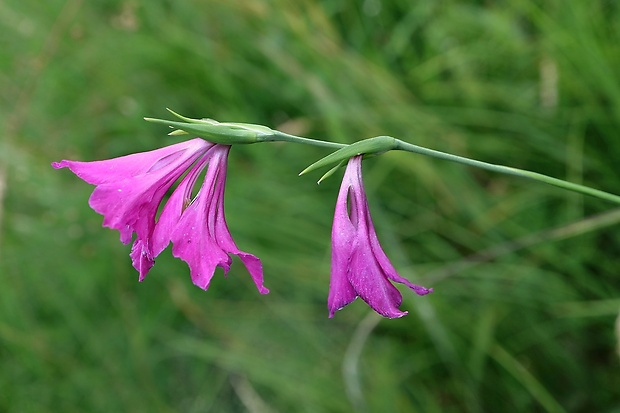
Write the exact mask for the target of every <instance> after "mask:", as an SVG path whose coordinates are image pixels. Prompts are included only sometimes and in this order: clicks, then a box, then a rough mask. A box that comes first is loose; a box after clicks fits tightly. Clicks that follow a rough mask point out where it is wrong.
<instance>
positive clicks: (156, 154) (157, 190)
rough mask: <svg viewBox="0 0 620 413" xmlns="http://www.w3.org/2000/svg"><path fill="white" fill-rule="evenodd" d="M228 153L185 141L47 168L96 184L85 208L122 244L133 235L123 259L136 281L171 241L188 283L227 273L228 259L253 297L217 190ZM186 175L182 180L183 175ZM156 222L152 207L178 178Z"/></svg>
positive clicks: (258, 274)
mask: <svg viewBox="0 0 620 413" xmlns="http://www.w3.org/2000/svg"><path fill="white" fill-rule="evenodd" d="M229 150H230V146H227V145H220V144H214V143H211V142H207V141H205V140H203V139H199V138H196V139H192V140H189V141H187V142H181V143H177V144H174V145H170V146H167V147H164V148H161V149H157V150H154V151H150V152H142V153H136V154H132V155H127V156H122V157H120V158H114V159H109V160H104V161H95V162H78V161H67V160H63V161H61V162H54V163H52V166H53V167H54V168H57V169H58V168H64V167H67V168H69V169H70V170H71V171H72V172H73V173H75V174H76V175H77V176H78V177H79V178H81V179H83V180H84V181H86V182H88V183H89V184H92V185H96V188H95V190H94V191H93V193H92V195H91V196H90V199H89V205H90V206H91V208H93V209H94V210H95V211H96V212H98V213H100V214H102V215H103V216H104V219H103V225H104V226H106V227H109V228H113V229H117V230H118V231H119V232H120V238H121V242H123V243H124V244H128V243H129V242H130V241H131V240H132V237H133V234H134V233H135V234H136V237H135V239H134V242H133V246H132V249H131V254H130V257H131V259H132V263H133V266H134V268H135V269H136V270H138V272H139V273H140V277H139V280H140V281H142V280H143V279H144V277H146V275H147V273H148V272H149V270H150V269H151V267H152V266H153V264H154V260H155V257H157V256H158V255H159V254H160V253H161V252H162V251H163V250H164V249H165V248H166V246H167V245H168V244H169V243H170V241H172V243H173V248H172V253H173V255H174V256H175V257H178V258H181V259H182V260H184V261H185V262H187V264H188V265H189V268H190V273H191V277H192V281H193V282H194V284H196V285H197V286H199V287H200V288H202V289H205V290H206V289H207V288H208V287H209V282H210V280H211V278H212V277H213V273H214V271H215V267H217V266H220V267H221V268H223V269H224V272H225V273H226V272H228V270H229V269H230V265H231V263H232V259H231V257H230V256H229V254H234V255H237V256H239V258H241V261H242V262H243V263H244V264H245V266H246V267H247V269H248V271H249V273H250V275H251V276H252V279H253V280H254V283H255V284H256V287H257V288H258V290H259V292H260V293H262V294H266V293H268V292H269V290H268V289H267V288H265V287H264V286H263V269H262V264H261V262H260V259H258V258H257V257H255V256H254V255H252V254H248V253H246V252H243V251H241V250H239V248H237V246H236V244H235V242H234V241H233V239H232V236H231V235H230V231H229V230H228V226H227V224H226V220H225V218H224V186H225V184H226V169H227V164H228V152H229ZM207 165H208V169H207V173H206V177H205V181H204V182H203V184H202V187H201V188H200V190H199V191H198V194H197V195H196V196H195V197H194V198H193V199H192V197H191V194H192V188H193V186H194V184H195V183H196V180H197V178H198V175H199V174H200V172H201V171H203V170H204V168H205V167H207ZM186 172H187V173H186ZM185 173H186V175H185V176H184V177H183V179H182V180H181V182H180V183H179V184H178V186H177V187H176V188H175V190H174V192H173V193H172V195H171V196H170V199H169V200H168V202H167V203H166V204H165V206H164V208H163V210H162V212H161V214H160V217H159V219H158V220H156V215H157V211H158V209H159V206H160V204H161V203H162V200H163V198H164V196H165V194H166V193H167V192H168V190H169V189H170V188H171V187H172V186H173V185H174V183H175V182H177V181H178V180H179V178H181V176H183V174H185Z"/></svg>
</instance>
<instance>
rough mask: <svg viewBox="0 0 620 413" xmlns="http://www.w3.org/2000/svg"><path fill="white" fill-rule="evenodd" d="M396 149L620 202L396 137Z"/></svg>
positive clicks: (614, 197) (601, 193)
mask: <svg viewBox="0 0 620 413" xmlns="http://www.w3.org/2000/svg"><path fill="white" fill-rule="evenodd" d="M394 149H396V150H401V151H407V152H413V153H418V154H421V155H426V156H431V157H433V158H439V159H444V160H446V161H452V162H458V163H461V164H464V165H469V166H475V167H477V168H481V169H486V170H489V171H493V172H499V173H503V174H507V175H513V176H519V177H522V178H529V179H533V180H535V181H539V182H544V183H546V184H549V185H553V186H557V187H560V188H563V189H568V190H569V191H574V192H579V193H582V194H586V195H591V196H594V197H596V198H601V199H605V200H607V201H611V202H615V203H617V204H620V196H618V195H614V194H610V193H608V192H605V191H600V190H598V189H594V188H590V187H587V186H583V185H578V184H573V183H571V182H567V181H563V180H561V179H557V178H552V177H550V176H547V175H543V174H539V173H536V172H531V171H524V170H523V169H517V168H510V167H508V166H503V165H495V164H492V163H487V162H481V161H476V160H474V159H469V158H463V157H462V156H457V155H452V154H449V153H445V152H439V151H435V150H432V149H428V148H423V147H421V146H417V145H413V144H411V143H407V142H403V141H401V140H399V139H396V144H395V147H394Z"/></svg>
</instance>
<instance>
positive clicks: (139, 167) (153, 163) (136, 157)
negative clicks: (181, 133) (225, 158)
mask: <svg viewBox="0 0 620 413" xmlns="http://www.w3.org/2000/svg"><path fill="white" fill-rule="evenodd" d="M212 145H213V144H212V143H210V142H207V141H205V140H203V139H200V138H196V139H191V140H189V141H185V142H180V143H177V144H174V145H170V146H166V147H164V148H160V149H155V150H153V151H148V152H140V153H134V154H131V155H126V156H121V157H118V158H113V159H106V160H103V161H93V162H80V161H68V160H62V161H60V162H53V163H52V166H53V167H54V168H56V169H59V168H69V169H70V170H71V172H73V173H74V174H76V175H77V176H78V177H79V178H81V179H82V180H84V181H86V182H87V183H89V184H92V185H100V184H104V183H108V182H114V181H120V180H124V179H127V178H131V177H134V176H137V175H143V174H146V173H149V172H150V173H155V172H157V171H160V170H162V169H164V171H162V172H160V173H161V174H162V175H165V174H166V173H168V172H170V170H169V169H170V168H171V167H172V169H174V168H175V166H177V165H178V164H179V163H183V158H185V157H187V156H188V155H189V156H190V157H192V155H193V154H197V153H204V151H206V150H207V149H208V148H209V147H210V146H212ZM167 168H168V169H167Z"/></svg>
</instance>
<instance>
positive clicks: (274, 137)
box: [258, 130, 347, 149]
mask: <svg viewBox="0 0 620 413" xmlns="http://www.w3.org/2000/svg"><path fill="white" fill-rule="evenodd" d="M258 141H259V142H292V143H301V144H304V145H311V146H318V147H321V148H329V149H341V148H344V147H345V146H347V145H345V144H342V143H336V142H327V141H321V140H318V139H310V138H302V137H301V136H295V135H289V134H288V133H284V132H280V131H278V130H274V131H273V134H271V135H262V136H259V137H258Z"/></svg>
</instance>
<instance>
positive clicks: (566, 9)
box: [0, 0, 620, 413]
mask: <svg viewBox="0 0 620 413" xmlns="http://www.w3.org/2000/svg"><path fill="white" fill-rule="evenodd" d="M541 4H543V5H544V6H541ZM0 28H1V30H2V33H3V34H2V36H1V37H0V46H2V47H0V102H1V103H0V104H1V105H2V106H1V110H0V125H1V126H2V135H1V136H2V138H1V140H0V161H1V162H2V163H1V164H0V188H1V189H0V229H1V231H2V232H1V236H2V237H1V239H0V248H1V249H0V285H2V292H1V293H0V294H1V299H0V343H1V344H0V365H1V366H2V368H1V369H0V411H6V412H20V413H28V412H40V411H61V412H114V411H129V412H142V411H144V412H147V411H148V412H153V411H158V412H159V411H161V412H173V411H182V412H204V411H213V412H237V411H239V412H242V411H250V412H276V411H279V412H317V413H318V412H349V411H360V412H364V411H366V412H374V411H385V412H498V411H532V412H568V411H570V412H593V411H595V412H618V411H620V393H618V389H620V375H619V374H618V368H619V367H620V366H619V365H618V353H617V350H616V349H617V345H618V344H617V343H618V337H617V334H618V333H614V323H615V319H616V317H617V316H618V308H619V307H620V298H618V297H620V282H619V279H618V263H617V262H616V259H617V256H618V251H620V237H619V236H618V232H617V228H618V222H620V213H619V212H618V210H610V208H612V207H613V205H609V204H607V203H605V202H602V201H599V200H595V199H591V198H584V197H582V196H579V195H575V194H572V193H567V192H565V191H562V190H560V189H556V188H552V187H547V186H544V185H542V184H533V183H529V182H527V181H522V180H518V179H516V178H512V177H506V176H498V175H495V174H492V173H490V172H485V171H481V170H473V169H470V168H466V167H463V166H461V165H454V164H449V163H446V162H442V161H437V160H432V159H426V158H424V157H421V156H416V155H412V154H405V153H396V152H391V153H388V154H386V155H383V156H380V157H377V158H375V159H369V160H367V161H365V163H364V170H365V182H366V186H367V191H368V195H369V197H370V202H371V211H372V213H373V218H374V220H375V224H376V226H377V230H378V233H379V237H380V239H381V241H382V243H383V246H384V248H385V250H386V252H387V254H388V256H390V258H391V259H392V260H393V263H394V264H395V266H396V267H397V268H398V269H399V270H400V272H401V274H402V275H403V276H406V277H408V278H410V279H412V280H413V281H414V282H418V283H420V284H422V285H425V286H428V287H434V288H435V293H433V294H432V295H429V296H426V297H417V296H415V295H414V294H411V293H410V292H408V291H403V292H404V295H405V297H406V298H405V303H404V304H403V307H404V308H405V309H407V310H409V311H410V314H409V315H408V316H407V317H405V318H403V319H398V320H383V319H379V318H378V316H376V315H374V314H372V313H371V312H370V310H369V309H368V308H367V306H365V305H364V304H363V303H361V302H356V303H354V304H352V305H351V306H349V307H347V308H346V310H344V311H341V312H339V313H338V314H337V315H336V317H335V318H334V319H332V320H328V319H327V309H326V297H327V288H328V283H329V236H330V226H331V216H332V213H333V206H334V203H335V198H336V192H337V188H338V185H339V183H338V180H339V179H338V177H339V173H338V172H337V173H336V174H335V175H334V176H333V177H331V178H330V179H328V180H326V181H325V182H323V183H322V184H321V185H320V186H316V185H315V183H314V182H315V181H316V179H318V176H314V175H310V176H304V177H301V178H300V177H298V176H297V173H298V172H299V171H301V170H302V169H303V168H305V167H306V166H308V165H309V164H311V163H312V162H314V161H315V160H317V159H319V158H321V157H323V156H325V155H326V154H327V153H328V152H327V151H326V150H323V149H319V148H309V147H304V146H297V145H293V144H280V143H278V144H270V143H265V144H256V145H249V146H239V147H235V148H233V150H232V152H231V160H230V170H229V181H228V186H227V194H226V200H227V202H226V208H227V211H226V212H227V218H228V222H229V224H230V227H231V232H232V234H233V235H234V237H235V239H236V241H237V243H238V245H239V246H240V248H242V249H244V250H247V251H250V252H252V253H255V254H256V255H258V256H260V257H261V258H262V259H263V263H264V266H265V278H266V286H267V287H269V288H270V289H271V293H270V294H269V295H266V296H261V295H259V294H258V293H257V292H256V291H255V289H254V286H253V285H252V283H251V282H250V280H249V276H248V275H247V274H246V272H245V269H244V268H243V266H242V265H241V263H240V262H239V261H236V262H235V263H234V265H233V268H232V270H231V273H230V274H229V276H228V278H227V279H224V277H223V276H222V274H221V273H219V272H218V273H217V274H216V276H215V278H214V281H213V282H212V286H211V287H210V289H209V291H207V292H204V291H202V290H200V289H198V288H196V287H194V286H193V285H192V284H191V281H190V278H189V274H188V270H187V268H186V265H185V263H183V262H181V261H179V260H174V259H172V257H171V256H170V253H169V252H165V253H164V254H162V256H161V257H160V258H158V260H157V264H156V266H155V267H154V268H153V270H152V271H151V273H150V274H149V276H148V277H147V279H146V280H145V282H143V283H141V284H138V283H137V278H138V277H137V273H136V272H135V271H134V270H133V269H132V268H131V264H130V260H129V257H128V254H129V246H123V245H121V244H120V243H119V242H118V234H117V233H116V232H113V231H109V230H108V229H103V228H101V227H100V223H101V217H100V216H98V215H97V214H96V213H94V212H93V211H91V210H90V209H89V208H88V205H87V199H88V196H89V193H90V191H91V190H92V187H89V186H88V185H86V184H85V183H83V182H82V181H80V180H78V179H77V178H76V177H75V176H73V175H71V174H70V173H68V172H67V171H53V170H52V168H51V167H50V165H49V164H50V162H52V161H57V160H60V159H63V158H64V159H80V160H95V159H104V158H110V157H114V156H120V155H123V154H127V153H130V152H136V151H145V150H150V149H154V148H156V147H160V146H164V145H166V144H167V143H170V142H175V141H178V140H179V138H171V137H167V136H166V133H167V132H168V130H166V129H165V128H163V127H161V126H159V125H153V124H149V123H146V122H144V121H143V120H142V118H143V117H145V116H149V117H159V118H161V117H166V116H167V115H168V114H167V112H165V109H164V108H166V107H171V108H174V109H175V110H176V111H178V112H179V113H183V114H186V115H188V116H191V117H195V118H200V117H210V118H213V119H217V120H219V121H230V122H247V123H256V124H263V125H266V126H269V127H273V128H276V129H280V130H282V131H285V132H290V133H294V134H300V135H305V136H312V137H316V138H321V139H326V140H333V141H337V142H343V143H351V142H353V141H356V140H358V139H361V138H367V137H370V136H377V135H390V136H394V137H396V138H399V139H403V140H406V141H409V142H411V143H414V144H416V145H421V146H427V147H430V148H433V149H437V150H441V151H444V152H452V153H455V154H458V155H463V156H469V157H472V158H475V159H480V160H484V161H487V162H492V163H501V164H505V165H509V166H514V167H518V168H523V169H530V170H534V171H537V172H541V173H544V174H547V175H551V176H556V177H558V178H562V179H568V180H570V181H573V182H576V183H583V184H585V185H591V186H593V187H596V188H600V189H602V190H606V191H609V192H612V193H618V192H619V188H620V181H619V180H618V174H617V171H616V169H617V162H616V160H617V159H619V158H620V140H619V139H618V138H617V126H618V124H620V83H619V80H618V79H620V71H619V69H618V68H620V48H619V47H618V42H619V40H620V39H619V33H620V7H618V5H617V4H616V3H615V2H613V1H605V0H594V1H580V0H568V1H560V0H549V1H546V2H532V1H529V0H505V1H498V2H481V1H476V0H467V1H456V0H444V1H431V0H422V1H416V2H410V1H400V0H399V1H392V2H380V1H378V0H365V1H362V2H345V1H341V0H338V1H333V0H324V1H319V0H313V1H311V0H304V1H299V2H289V1H284V0H269V1H267V0H265V1H259V0H255V1H241V0H227V1H217V0H211V1H203V2H199V1H188V2H173V1H161V2H146V1H141V0H125V1H121V0H117V1H112V0H109V1H105V2H84V1H80V0H66V1H60V0H47V1H44V2H40V1H36V2H35V1H33V0H20V1H17V0H9V1H8V2H3V3H2V4H0Z"/></svg>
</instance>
